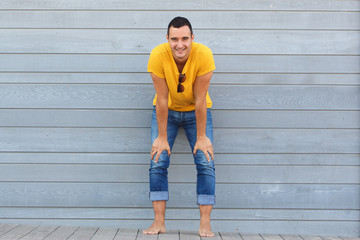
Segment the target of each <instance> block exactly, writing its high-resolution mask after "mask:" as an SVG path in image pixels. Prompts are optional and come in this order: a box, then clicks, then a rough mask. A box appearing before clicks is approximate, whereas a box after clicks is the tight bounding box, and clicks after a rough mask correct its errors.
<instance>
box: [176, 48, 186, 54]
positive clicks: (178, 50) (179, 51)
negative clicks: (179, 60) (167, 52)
mask: <svg viewBox="0 0 360 240" xmlns="http://www.w3.org/2000/svg"><path fill="white" fill-rule="evenodd" d="M176 51H177V52H178V53H183V52H184V51H185V48H181V49H176Z"/></svg>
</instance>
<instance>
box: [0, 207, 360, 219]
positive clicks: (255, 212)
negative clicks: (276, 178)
mask: <svg viewBox="0 0 360 240" xmlns="http://www.w3.org/2000/svg"><path fill="white" fill-rule="evenodd" d="M194 207H195V206H194ZM0 213H1V218H3V219H6V218H11V219H16V218H18V219H21V218H27V219H37V218H40V219H44V218H47V219H56V218H61V219H69V220H72V219H84V220H86V219H101V220H110V219H123V220H125V219H128V220H139V219H144V220H145V219H147V220H151V219H153V218H154V211H153V209H152V208H36V207H35V208H33V207H31V208H24V207H21V208H6V207H0ZM198 218H199V216H198V212H197V211H194V209H188V208H185V209H176V208H167V209H166V220H177V219H183V220H190V219H192V220H197V219H198ZM211 219H212V220H272V221H280V220H288V221H326V220H332V221H359V220H360V214H359V210H302V209H293V210H288V209H218V208H216V207H214V210H213V211H212V212H211Z"/></svg>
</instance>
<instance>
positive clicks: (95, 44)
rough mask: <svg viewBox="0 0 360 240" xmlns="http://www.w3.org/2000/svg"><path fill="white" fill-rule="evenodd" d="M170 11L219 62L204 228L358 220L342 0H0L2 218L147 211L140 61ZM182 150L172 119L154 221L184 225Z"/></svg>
mask: <svg viewBox="0 0 360 240" xmlns="http://www.w3.org/2000/svg"><path fill="white" fill-rule="evenodd" d="M188 10H190V11H188ZM177 15H181V16H185V17H188V18H189V19H190V20H191V22H192V24H193V26H194V31H195V40H196V41H197V42H201V43H204V44H206V45H208V46H209V47H210V48H211V49H212V50H213V53H214V56H215V61H216V66H217V70H216V73H215V74H214V77H213V80H212V83H211V87H210V94H211V96H212V99H213V102H214V106H213V116H214V126H215V129H214V134H215V144H214V147H215V151H216V160H215V161H216V164H217V169H216V173H217V190H216V194H217V205H216V207H215V209H214V211H213V219H214V220H213V229H214V230H215V231H217V230H218V231H220V230H221V231H235V229H238V230H239V231H240V232H247V233H292V234H300V233H301V234H326V235H360V230H359V225H360V171H359V166H360V158H359V156H360V155H359V153H360V134H359V128H360V121H359V119H360V94H359V93H360V75H359V74H360V57H359V55H360V34H359V30H360V1H351V0H342V1H340V0H322V1H315V0H314V1H308V0H299V1H292V0H274V1H265V0H260V1H230V0H226V1H216V0H211V1H206V2H205V1H190V0H187V1H182V2H181V3H179V1H173V0H171V1H160V0H152V1H145V2H143V1H124V0H114V1H110V0H94V1H87V0H78V1H71V0H54V1H43V0H31V1H20V0H1V2H0V53H1V54H0V221H1V222H7V223H9V222H10V223H11V222H15V223H33V224H35V223H40V224H64V225H92V226H106V227H119V226H120V227H125V228H145V227H147V226H148V225H149V224H150V223H151V219H152V217H153V213H152V208H151V203H150V202H149V200H148V164H149V150H150V147H151V146H150V139H149V138H150V136H149V135H150V117H151V107H152V106H151V104H152V98H153V95H154V89H153V86H152V81H151V79H150V77H149V74H147V73H146V64H147V60H148V56H149V53H150V51H151V49H152V48H153V47H155V46H156V45H157V44H159V43H162V42H164V41H166V39H165V33H166V26H167V24H168V22H169V21H170V20H171V19H172V18H173V17H175V16H177ZM189 152H190V148H189V146H188V144H187V142H186V140H185V137H184V133H183V132H181V133H180V136H179V137H178V139H177V142H176V143H175V147H174V149H173V153H174V154H173V156H172V165H171V167H170V170H169V171H170V173H169V174H170V176H169V178H170V181H171V183H170V189H171V190H170V192H171V193H170V194H171V197H170V198H171V199H170V201H169V202H168V211H167V219H168V221H167V227H168V229H183V230H184V229H189V230H196V228H197V226H198V218H199V216H198V210H197V206H196V205H195V200H196V199H195V179H196V177H195V168H194V166H193V163H192V156H191V155H190V154H189Z"/></svg>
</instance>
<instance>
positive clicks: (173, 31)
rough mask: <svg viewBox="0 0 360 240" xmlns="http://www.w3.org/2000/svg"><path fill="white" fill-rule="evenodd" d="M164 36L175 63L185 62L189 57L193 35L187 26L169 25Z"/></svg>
mask: <svg viewBox="0 0 360 240" xmlns="http://www.w3.org/2000/svg"><path fill="white" fill-rule="evenodd" d="M166 38H167V40H168V42H169V44H170V48H171V52H172V55H173V57H174V59H175V62H176V63H179V64H181V63H185V62H186V60H187V59H188V58H189V55H190V51H191V43H192V41H193V40H194V35H192V34H191V31H190V28H189V27H188V26H183V27H180V28H174V27H170V29H169V35H166Z"/></svg>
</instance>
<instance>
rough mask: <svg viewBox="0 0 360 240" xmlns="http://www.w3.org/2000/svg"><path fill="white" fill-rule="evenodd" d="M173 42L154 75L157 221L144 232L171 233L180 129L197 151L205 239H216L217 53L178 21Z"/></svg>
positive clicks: (171, 31)
mask: <svg viewBox="0 0 360 240" xmlns="http://www.w3.org/2000/svg"><path fill="white" fill-rule="evenodd" d="M166 38H167V40H168V42H167V43H164V44H161V45H159V46H157V47H155V48H154V49H153V51H152V52H151V55H150V59H149V63H148V72H150V75H151V78H152V80H153V84H154V87H155V91H156V96H155V99H154V101H153V104H154V110H153V115H152V123H151V138H152V143H153V145H152V149H151V166H150V170H149V172H150V200H151V201H152V203H153V208H154V213H155V219H154V222H153V224H152V225H151V226H150V228H148V229H147V230H144V231H143V233H144V234H158V233H164V232H165V208H166V201H167V200H168V199H169V193H168V180H167V168H168V167H169V163H170V153H171V149H172V146H173V144H174V141H175V138H176V135H177V133H178V130H179V128H180V127H183V128H184V130H185V133H186V136H187V139H188V141H189V143H190V146H191V149H192V151H193V156H194V162H195V164H196V169H197V186H196V192H197V203H198V205H199V209H200V228H199V235H200V236H202V237H211V236H214V234H213V233H212V232H211V226H210V214H211V210H212V207H213V205H214V204H215V168H214V160H213V158H214V152H213V147H212V140H213V136H212V135H213V134H212V120H211V112H210V108H211V106H212V102H211V99H210V97H209V94H208V88H209V84H210V79H211V77H212V74H213V70H215V63H214V59H213V55H212V52H211V50H210V49H209V48H208V47H206V46H204V45H202V44H199V43H195V42H193V40H194V35H193V32H192V27H191V24H190V22H189V21H188V20H187V19H186V18H183V17H176V18H174V19H173V20H172V21H171V22H170V23H169V26H168V30H167V35H166Z"/></svg>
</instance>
